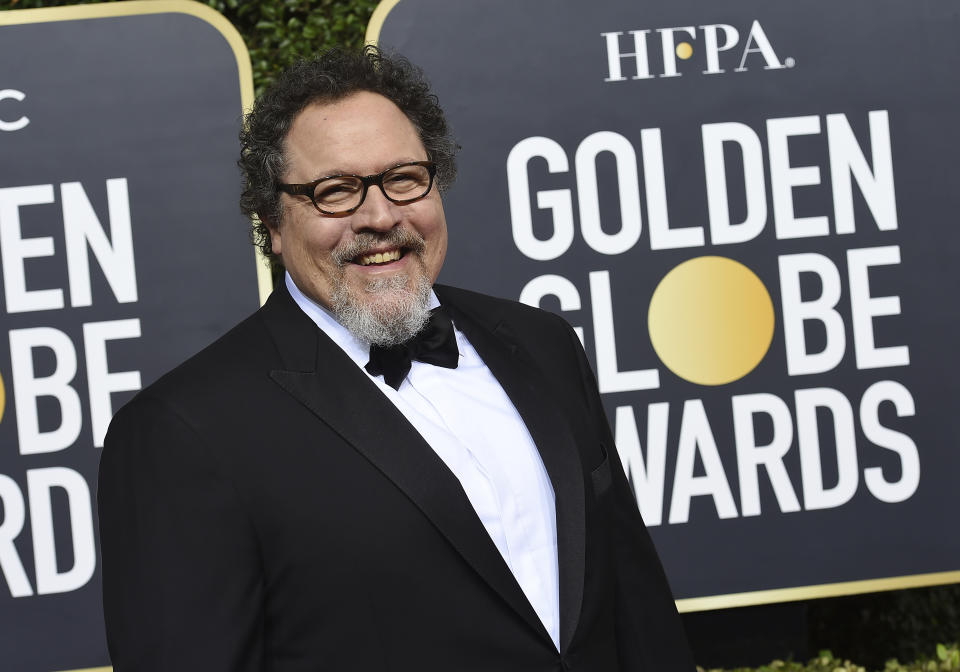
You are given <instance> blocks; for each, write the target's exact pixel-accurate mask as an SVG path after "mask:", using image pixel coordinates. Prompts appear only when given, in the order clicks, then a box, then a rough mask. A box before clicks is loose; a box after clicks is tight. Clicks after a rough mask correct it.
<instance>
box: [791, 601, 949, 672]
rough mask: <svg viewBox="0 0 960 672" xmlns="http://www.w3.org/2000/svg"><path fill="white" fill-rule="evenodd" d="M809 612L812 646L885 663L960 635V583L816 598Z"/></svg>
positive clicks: (908, 657)
mask: <svg viewBox="0 0 960 672" xmlns="http://www.w3.org/2000/svg"><path fill="white" fill-rule="evenodd" d="M807 615H808V637H809V644H810V648H811V650H814V651H816V650H819V649H831V650H833V651H837V652H839V653H840V654H841V655H843V656H845V657H849V658H852V659H853V660H857V661H860V663H861V664H863V665H866V666H867V667H875V668H880V667H882V665H883V662H884V661H885V660H887V659H889V658H900V659H901V660H914V659H916V658H920V657H921V656H923V655H924V654H925V653H926V652H928V651H930V649H931V647H933V646H934V645H935V643H936V642H950V641H954V640H955V639H956V638H957V637H960V584H950V585H945V586H932V587H929V588H914V589H911V590H894V591H890V592H882V593H867V594H863V595H850V596H846V597H836V598H830V599H825V600H813V601H811V602H809V603H808V612H807Z"/></svg>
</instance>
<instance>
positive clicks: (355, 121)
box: [270, 91, 447, 318]
mask: <svg viewBox="0 0 960 672" xmlns="http://www.w3.org/2000/svg"><path fill="white" fill-rule="evenodd" d="M285 149H286V156H287V173H286V175H285V176H284V181H285V182H287V183H292V184H302V183H307V182H312V181H314V180H317V179H319V178H321V177H327V176H330V175H337V174H352V175H361V176H363V175H373V174H376V173H380V172H381V171H383V170H386V169H387V168H391V167H393V166H395V165H397V164H400V163H406V162H410V161H423V160H426V159H427V152H426V150H425V149H424V148H423V144H422V143H421V142H420V138H419V136H418V135H417V132H416V130H415V129H414V127H413V124H411V123H410V120H409V119H407V117H406V116H405V115H404V114H403V112H401V111H400V108H398V107H397V106H396V105H394V104H393V103H392V102H390V101H389V100H387V99H386V98H384V97H383V96H381V95H379V94H375V93H370V92H367V91H361V92H358V93H354V94H351V95H350V96H348V97H347V98H344V99H342V100H340V101H337V102H335V103H329V104H321V103H314V104H312V105H310V106H308V107H307V108H305V109H304V110H303V111H302V112H300V114H298V115H297V116H296V117H295V118H294V121H293V124H292V126H291V128H290V131H289V133H287V137H286V147H285ZM282 198H283V200H284V203H283V205H284V215H283V217H282V219H281V221H280V222H279V223H278V224H277V225H275V226H271V227H270V233H271V241H272V243H273V251H274V252H275V253H277V254H279V255H280V256H281V258H282V260H283V264H284V266H286V268H287V271H288V272H289V273H290V276H291V277H292V278H293V281H294V283H295V284H296V285H297V287H299V288H300V290H301V291H302V292H303V293H304V294H306V295H307V296H308V297H310V298H311V299H313V300H314V301H316V302H317V303H319V304H321V305H323V306H325V307H327V308H330V309H334V312H335V313H336V312H337V311H336V309H335V307H334V304H335V303H339V304H341V307H342V305H343V304H344V302H346V303H347V304H349V307H350V308H351V309H356V308H358V307H359V308H364V309H371V310H372V312H374V313H376V314H387V316H388V318H389V314H390V312H391V311H392V310H394V309H393V308H392V306H393V305H394V304H398V305H399V304H402V301H401V300H400V299H399V298H398V297H399V296H400V295H401V294H407V295H409V293H410V292H416V291H417V288H418V287H421V286H423V285H424V283H425V284H426V285H427V286H430V285H432V284H433V282H434V281H435V280H436V278H437V274H438V273H439V272H440V267H441V266H442V265H443V259H444V256H445V255H446V252H447V226H446V220H445V218H444V214H443V205H442V203H441V201H440V194H439V192H438V189H437V187H436V185H434V187H433V188H432V189H431V190H430V193H429V194H427V196H426V197H425V198H423V199H421V200H419V201H415V202H413V203H409V204H407V205H397V204H395V203H392V202H391V201H389V200H387V198H386V197H385V196H384V195H383V192H382V191H381V190H380V188H379V187H376V186H372V187H370V188H369V190H368V191H367V197H366V199H365V200H364V202H363V205H361V206H360V208H359V209H357V210H356V211H355V212H353V213H351V214H350V215H347V216H346V217H330V216H327V215H323V214H321V213H319V212H318V211H317V209H316V208H315V207H314V206H313V203H312V202H311V201H310V199H309V198H306V197H302V196H290V195H288V194H283V195H282ZM377 253H381V254H384V255H385V256H386V257H387V258H388V259H391V258H393V257H395V256H396V253H399V258H398V259H394V260H392V261H386V262H382V263H379V264H378V263H370V261H371V258H370V255H371V254H377ZM397 310H403V309H397Z"/></svg>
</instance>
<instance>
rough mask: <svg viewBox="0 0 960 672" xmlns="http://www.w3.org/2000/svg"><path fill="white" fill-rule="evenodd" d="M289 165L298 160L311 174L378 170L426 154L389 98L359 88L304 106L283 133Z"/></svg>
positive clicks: (408, 124)
mask: <svg viewBox="0 0 960 672" xmlns="http://www.w3.org/2000/svg"><path fill="white" fill-rule="evenodd" d="M284 150H285V152H284V153H285V154H286V155H287V158H288V167H292V164H293V163H301V162H303V161H306V162H308V163H309V166H301V167H302V168H304V169H306V170H308V171H309V172H311V173H316V174H315V175H314V177H313V178H312V179H319V178H320V177H325V176H327V175H333V174H342V173H350V174H357V173H358V171H364V172H365V173H377V172H380V171H383V170H386V169H388V168H391V167H392V166H395V165H397V164H400V163H405V162H410V161H422V160H424V159H427V158H428V157H427V152H426V150H425V149H424V146H423V142H422V141H421V139H420V135H419V133H417V130H416V128H415V126H414V125H413V123H412V122H411V121H410V120H409V118H408V117H407V116H406V115H405V114H404V113H403V111H402V110H401V109H400V108H399V107H397V105H396V104H395V103H393V102H392V101H391V100H389V99H388V98H386V97H384V96H382V95H380V94H377V93H373V92H369V91H359V92H356V93H353V94H350V95H348V96H345V97H343V98H340V99H337V100H332V101H330V100H319V101H315V102H312V103H310V104H309V105H307V106H306V107H304V108H303V109H302V110H301V111H300V112H299V113H298V114H297V115H296V116H295V117H294V119H293V122H292V123H291V124H290V129H289V131H288V132H287V135H286V137H285V138H284Z"/></svg>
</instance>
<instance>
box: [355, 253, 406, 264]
mask: <svg viewBox="0 0 960 672" xmlns="http://www.w3.org/2000/svg"><path fill="white" fill-rule="evenodd" d="M399 258H400V250H393V251H391V252H377V253H376V254H368V255H366V256H363V257H360V265H361V266H369V265H370V264H386V263H389V262H391V261H396V260H397V259H399Z"/></svg>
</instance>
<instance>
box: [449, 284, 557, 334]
mask: <svg viewBox="0 0 960 672" xmlns="http://www.w3.org/2000/svg"><path fill="white" fill-rule="evenodd" d="M434 289H435V291H436V293H437V297H438V298H439V299H440V302H441V303H443V304H444V305H448V304H449V305H451V306H452V307H453V308H455V309H456V310H460V311H463V312H465V313H468V314H470V315H472V316H473V317H476V318H478V319H483V320H485V321H488V322H489V321H501V320H506V321H509V322H517V321H519V323H521V324H532V325H534V326H539V327H542V328H549V327H550V326H554V327H563V326H565V327H566V328H567V329H570V327H569V324H568V323H567V321H566V320H565V319H563V318H562V317H560V316H559V315H557V314H555V313H551V312H549V311H547V310H543V309H542V308H537V307H535V306H528V305H527V304H525V303H520V302H519V301H514V300H512V299H503V298H500V297H497V296H491V295H489V294H482V293H480V292H474V291H471V290H469V289H461V288H459V287H450V286H448V285H436V286H435V287H434Z"/></svg>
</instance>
